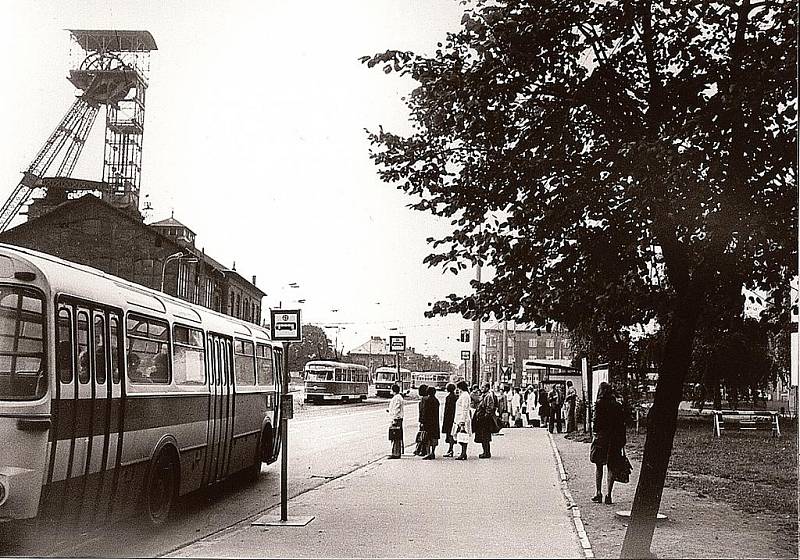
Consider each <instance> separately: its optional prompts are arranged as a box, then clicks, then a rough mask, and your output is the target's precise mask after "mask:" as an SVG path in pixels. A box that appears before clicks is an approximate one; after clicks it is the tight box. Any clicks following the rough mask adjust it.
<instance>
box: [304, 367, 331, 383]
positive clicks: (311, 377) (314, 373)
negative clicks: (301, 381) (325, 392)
mask: <svg viewBox="0 0 800 560" xmlns="http://www.w3.org/2000/svg"><path fill="white" fill-rule="evenodd" d="M332 380H333V371H331V370H324V369H323V370H319V369H318V370H308V372H307V373H306V381H332Z"/></svg>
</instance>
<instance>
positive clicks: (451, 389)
mask: <svg viewBox="0 0 800 560" xmlns="http://www.w3.org/2000/svg"><path fill="white" fill-rule="evenodd" d="M445 389H446V390H447V397H445V399H444V417H443V418H442V433H443V434H444V438H445V439H444V440H445V442H447V443H448V444H449V445H450V448H449V449H448V450H447V453H445V454H444V456H445V457H452V456H453V444H454V443H455V442H456V439H455V438H454V437H453V434H452V431H453V419H454V418H455V416H456V401H457V400H458V397H457V396H456V386H455V385H453V384H452V383H448V384H447V387H445Z"/></svg>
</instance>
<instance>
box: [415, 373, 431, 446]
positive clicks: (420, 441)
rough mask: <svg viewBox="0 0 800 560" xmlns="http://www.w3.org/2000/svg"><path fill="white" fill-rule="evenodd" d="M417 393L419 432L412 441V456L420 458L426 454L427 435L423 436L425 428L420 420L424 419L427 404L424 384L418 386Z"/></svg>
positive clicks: (426, 390)
mask: <svg viewBox="0 0 800 560" xmlns="http://www.w3.org/2000/svg"><path fill="white" fill-rule="evenodd" d="M417 393H418V394H419V403H418V404H417V406H418V409H417V410H418V411H419V414H418V415H417V420H418V422H419V430H418V431H417V436H416V437H415V438H414V441H415V442H416V443H417V446H416V447H415V448H414V455H418V456H420V457H424V456H425V455H427V454H428V442H427V439H428V438H427V434H425V428H424V426H423V424H422V419H423V418H424V417H425V405H426V404H427V398H428V394H427V393H428V386H427V385H425V384H424V383H423V384H422V385H420V386H419V388H418V389H417Z"/></svg>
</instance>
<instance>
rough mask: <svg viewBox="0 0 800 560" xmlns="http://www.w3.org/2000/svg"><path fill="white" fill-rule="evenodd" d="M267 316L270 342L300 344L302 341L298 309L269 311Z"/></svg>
mask: <svg viewBox="0 0 800 560" xmlns="http://www.w3.org/2000/svg"><path fill="white" fill-rule="evenodd" d="M269 315H270V336H271V337H272V340H275V341H277V342H300V341H302V340H303V333H302V331H301V328H300V310H299V309H270V310H269Z"/></svg>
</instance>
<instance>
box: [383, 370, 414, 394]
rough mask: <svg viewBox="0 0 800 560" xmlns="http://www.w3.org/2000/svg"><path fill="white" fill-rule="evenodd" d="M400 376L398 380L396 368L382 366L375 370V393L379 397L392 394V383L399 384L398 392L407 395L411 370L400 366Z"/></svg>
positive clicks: (409, 389) (409, 387)
mask: <svg viewBox="0 0 800 560" xmlns="http://www.w3.org/2000/svg"><path fill="white" fill-rule="evenodd" d="M400 378H401V380H400V381H398V376H397V368H396V367H389V366H383V367H379V368H378V369H376V370H375V394H377V395H378V396H379V397H391V396H392V384H393V383H397V384H398V385H400V392H401V393H402V394H404V395H407V394H408V393H409V392H410V391H411V370H410V369H405V368H400Z"/></svg>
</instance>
